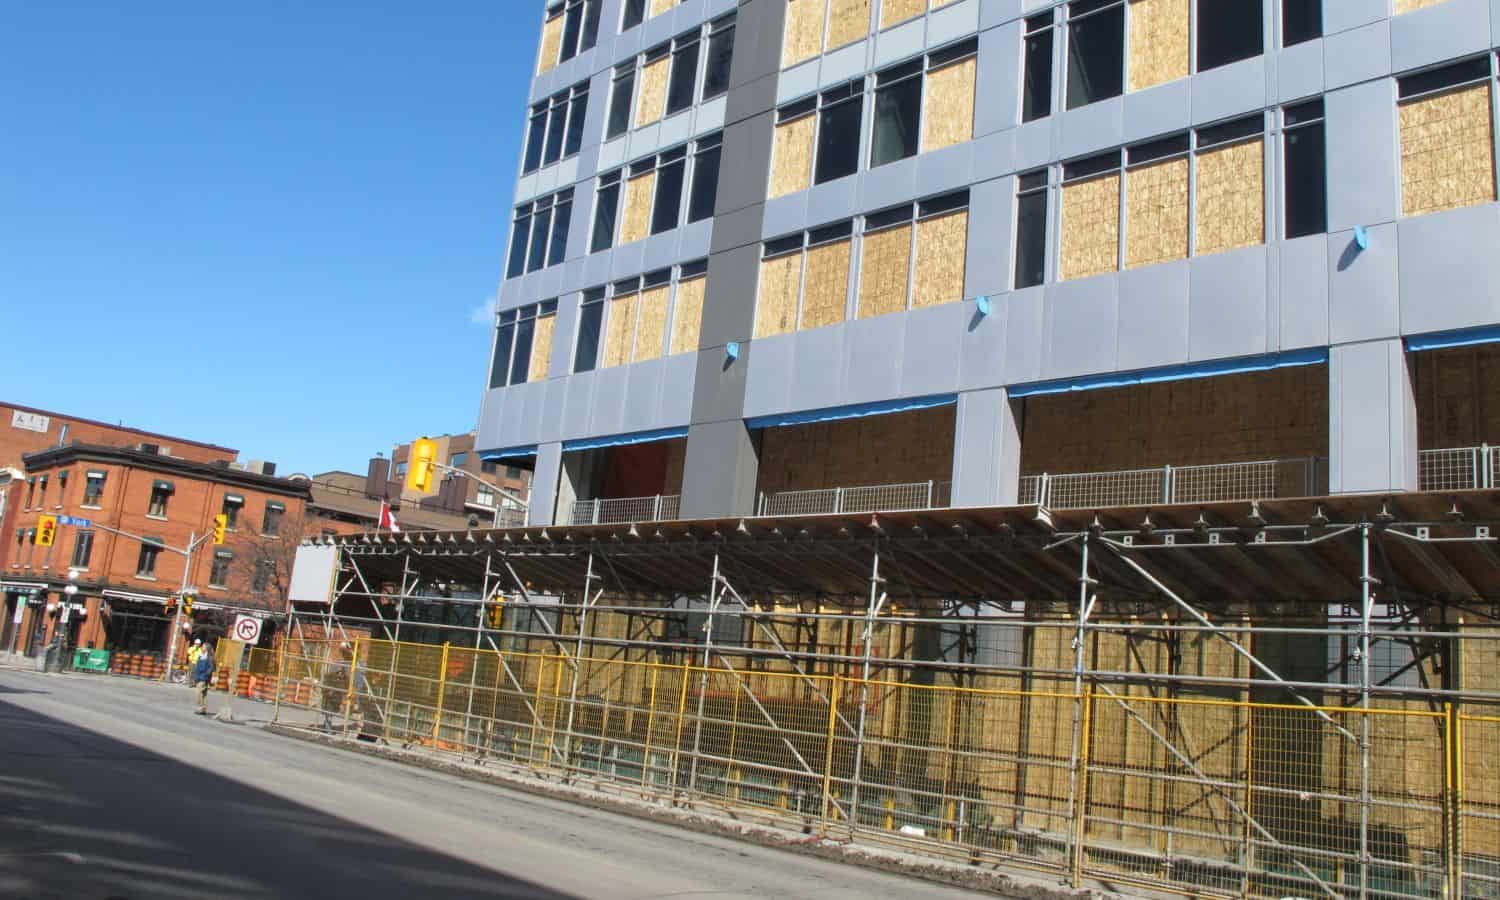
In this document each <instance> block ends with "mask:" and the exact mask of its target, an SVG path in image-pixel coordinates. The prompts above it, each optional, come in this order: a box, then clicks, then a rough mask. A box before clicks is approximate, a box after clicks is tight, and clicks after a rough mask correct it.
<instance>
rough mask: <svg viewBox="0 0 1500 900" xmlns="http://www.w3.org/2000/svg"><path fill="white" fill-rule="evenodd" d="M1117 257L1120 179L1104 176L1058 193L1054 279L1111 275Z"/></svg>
mask: <svg viewBox="0 0 1500 900" xmlns="http://www.w3.org/2000/svg"><path fill="white" fill-rule="evenodd" d="M1119 253H1120V176H1119V175H1118V174H1115V175H1104V176H1101V177H1099V178H1091V179H1089V180H1088V181H1078V182H1074V183H1073V184H1065V185H1063V189H1062V252H1061V253H1060V254H1059V258H1058V263H1057V277H1058V278H1059V279H1060V280H1062V281H1067V280H1068V279H1070V278H1087V277H1088V276H1090V275H1098V274H1100V273H1101V272H1113V271H1114V270H1115V269H1116V268H1117V267H1118V266H1119V262H1120V260H1119Z"/></svg>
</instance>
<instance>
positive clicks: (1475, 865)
mask: <svg viewBox="0 0 1500 900" xmlns="http://www.w3.org/2000/svg"><path fill="white" fill-rule="evenodd" d="M1456 727H1457V731H1458V744H1459V748H1460V754H1459V764H1458V767H1457V769H1458V771H1457V773H1456V774H1457V788H1458V791H1457V792H1458V847H1459V866H1460V870H1461V873H1462V877H1463V891H1462V893H1461V894H1459V896H1461V897H1485V898H1494V897H1500V704H1468V705H1466V706H1465V708H1464V709H1463V710H1462V711H1461V712H1460V713H1459V714H1458V716H1457V723H1456Z"/></svg>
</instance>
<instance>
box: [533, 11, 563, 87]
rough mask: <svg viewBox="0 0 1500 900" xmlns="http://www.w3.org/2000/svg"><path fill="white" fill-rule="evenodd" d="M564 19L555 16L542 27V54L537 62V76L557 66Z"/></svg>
mask: <svg viewBox="0 0 1500 900" xmlns="http://www.w3.org/2000/svg"><path fill="white" fill-rule="evenodd" d="M562 33H563V17H562V16H560V15H559V16H553V17H552V18H550V19H548V20H547V22H546V24H544V25H543V26H542V54H541V58H540V59H538V60H537V67H536V71H537V74H541V73H542V72H546V71H547V70H549V69H551V68H552V67H553V66H555V65H557V54H558V51H559V50H561V49H562Z"/></svg>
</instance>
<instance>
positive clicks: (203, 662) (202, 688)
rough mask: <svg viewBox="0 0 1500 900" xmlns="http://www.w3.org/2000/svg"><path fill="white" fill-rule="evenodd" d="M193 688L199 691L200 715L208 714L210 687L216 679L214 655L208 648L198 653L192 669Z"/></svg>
mask: <svg viewBox="0 0 1500 900" xmlns="http://www.w3.org/2000/svg"><path fill="white" fill-rule="evenodd" d="M191 677H192V680H193V688H194V689H195V690H197V692H198V710H197V712H198V715H200V716H206V715H208V688H209V685H210V684H212V683H213V680H214V655H213V654H212V653H209V652H208V650H207V649H206V648H204V649H203V650H201V651H200V652H199V654H198V660H197V661H196V662H195V663H193V667H192V669H191Z"/></svg>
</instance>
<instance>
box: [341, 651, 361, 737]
mask: <svg viewBox="0 0 1500 900" xmlns="http://www.w3.org/2000/svg"><path fill="white" fill-rule="evenodd" d="M358 668H359V638H355V639H354V646H353V647H352V648H350V650H349V689H348V691H347V692H345V694H344V737H346V738H347V737H348V736H349V725H350V723H351V722H352V721H353V720H354V698H355V695H356V691H357V685H356V683H355V680H354V673H355V670H357V669H358Z"/></svg>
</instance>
